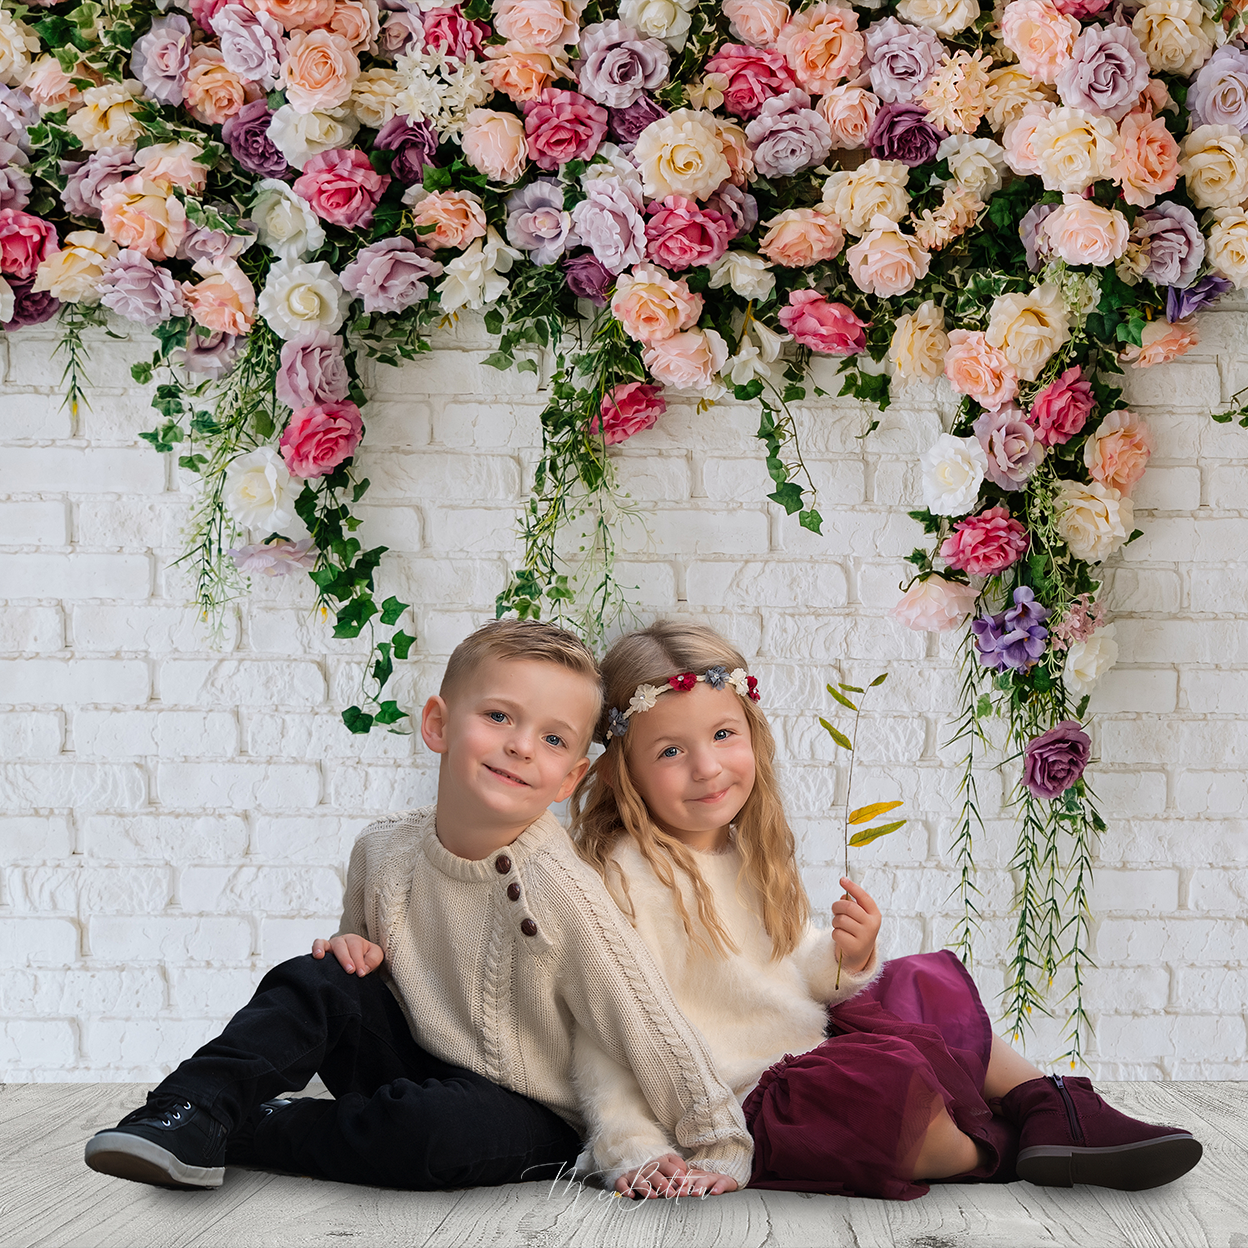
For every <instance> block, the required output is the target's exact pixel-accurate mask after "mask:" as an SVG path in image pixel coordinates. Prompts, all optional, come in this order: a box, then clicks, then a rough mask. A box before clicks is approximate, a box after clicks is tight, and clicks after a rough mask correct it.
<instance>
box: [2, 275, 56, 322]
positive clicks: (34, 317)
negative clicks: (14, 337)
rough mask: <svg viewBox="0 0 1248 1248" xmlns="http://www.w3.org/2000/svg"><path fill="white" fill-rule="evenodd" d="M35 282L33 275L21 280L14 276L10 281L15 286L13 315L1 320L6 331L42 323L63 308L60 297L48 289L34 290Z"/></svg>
mask: <svg viewBox="0 0 1248 1248" xmlns="http://www.w3.org/2000/svg"><path fill="white" fill-rule="evenodd" d="M34 284H35V279H34V278H33V277H27V278H23V279H21V280H20V281H19V280H18V279H17V278H13V279H12V280H11V281H10V282H9V285H10V286H11V287H12V288H13V315H12V316H11V317H10V318H9V319H8V320H7V321H4V322H0V329H3V330H4V331H5V333H8V334H11V333H13V331H14V330H17V329H22V328H24V327H25V326H27V325H41V324H42V323H43V322H44V321H50V320H51V319H52V318H53V317H54V316H55V315H56V314H57V313H58V312H59V311H60V310H61V301H60V300H59V299H54V298H53V297H52V296H51V295H50V294H48V292H47V291H46V290H32V289H31V288H32V287H33V286H34Z"/></svg>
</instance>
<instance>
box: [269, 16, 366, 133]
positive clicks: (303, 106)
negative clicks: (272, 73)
mask: <svg viewBox="0 0 1248 1248" xmlns="http://www.w3.org/2000/svg"><path fill="white" fill-rule="evenodd" d="M359 76H360V59H359V57H357V56H356V55H355V53H354V52H353V51H352V50H351V45H350V43H348V42H347V40H346V39H344V38H343V37H342V36H341V35H335V34H334V33H333V32H332V31H328V30H297V31H295V33H294V34H293V35H291V37H290V42H289V43H288V44H287V55H286V60H285V62H284V63H283V65H282V72H281V77H280V79H279V82H280V84H281V86H283V87H284V88H285V89H286V102H287V103H288V104H289V105H290V106H291V108H293V109H294V110H295V111H296V112H298V113H327V112H329V111H330V110H331V109H335V108H337V107H338V105H340V104H345V103H346V102H347V101H348V100H349V99H350V98H351V84H352V83H353V82H354V81H355V80H356V79H357V78H358V77H359Z"/></svg>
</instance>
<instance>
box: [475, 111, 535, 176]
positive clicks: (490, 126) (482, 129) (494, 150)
mask: <svg viewBox="0 0 1248 1248" xmlns="http://www.w3.org/2000/svg"><path fill="white" fill-rule="evenodd" d="M460 146H461V147H462V148H463V149H464V158H465V159H466V160H467V161H468V163H469V164H470V165H471V166H472V167H473V168H474V169H475V170H477V172H478V173H483V174H485V176H486V177H487V178H489V180H490V181H491V182H495V183H498V184H500V185H503V186H507V185H510V184H511V183H512V182H518V181H519V180H520V176H521V175H522V174H523V173H524V170H525V167H526V166H527V165H528V163H529V145H528V142H527V141H526V139H525V137H524V122H522V121H521V120H520V118H519V117H517V116H516V115H515V113H496V112H494V111H493V110H491V109H488V108H474V109H473V110H472V112H470V113H469V114H468V118H467V124H466V125H465V127H464V134H463V138H462V139H461V140H460Z"/></svg>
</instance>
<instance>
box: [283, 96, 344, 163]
mask: <svg viewBox="0 0 1248 1248" xmlns="http://www.w3.org/2000/svg"><path fill="white" fill-rule="evenodd" d="M359 128H360V123H359V122H358V121H357V120H356V118H355V117H354V116H353V115H352V113H351V111H350V110H349V109H346V108H336V109H334V110H333V111H332V112H328V113H300V112H297V111H296V110H295V109H294V108H292V107H291V106H290V105H289V104H283V105H282V107H281V108H279V109H278V110H277V112H276V113H274V114H273V120H272V121H271V122H269V138H270V139H272V140H273V144H274V146H275V147H276V148H277V150H278V151H279V152H281V154H282V156H283V157H285V159H286V163H287V164H288V165H294V167H295V168H296V169H302V168H303V167H304V165H306V164H307V163H308V161H310V160H311V159H312V157H313V156H315V155H317V154H318V153H319V152H328V151H330V150H332V149H334V148H339V147H348V146H349V145H350V143H351V140H352V139H354V138H355V134H356V131H357V130H359Z"/></svg>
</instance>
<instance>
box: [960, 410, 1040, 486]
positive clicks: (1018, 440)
mask: <svg viewBox="0 0 1248 1248" xmlns="http://www.w3.org/2000/svg"><path fill="white" fill-rule="evenodd" d="M974 428H975V436H976V437H977V438H978V439H979V444H980V446H982V447H983V448H984V453H985V454H986V455H987V456H988V469H987V475H988V480H989V481H991V482H993V484H994V485H999V486H1000V487H1001V488H1002V489H1003V490H1021V489H1022V488H1023V485H1024V484H1025V482H1026V481H1027V478H1028V477H1030V476H1031V474H1032V473H1033V472H1035V470H1036V465H1037V464H1039V462H1040V461H1041V460H1042V459H1043V458H1044V443H1043V442H1037V441H1036V431H1035V430H1034V429H1033V428H1032V427H1031V425H1029V424H1028V423H1027V417H1026V416H1025V415H1024V414H1023V410H1022V408H1020V407H1017V406H1015V404H1013V403H1007V404H1006V405H1005V406H1004V407H1000V408H998V409H997V410H996V411H995V412H984V413H983V414H982V415H981V416H980V417H979V419H978V420H976V422H975V426H974Z"/></svg>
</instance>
